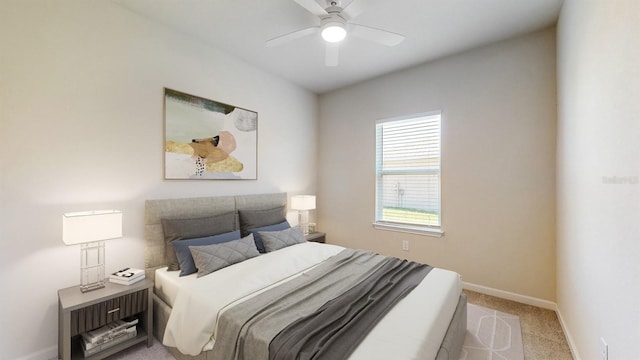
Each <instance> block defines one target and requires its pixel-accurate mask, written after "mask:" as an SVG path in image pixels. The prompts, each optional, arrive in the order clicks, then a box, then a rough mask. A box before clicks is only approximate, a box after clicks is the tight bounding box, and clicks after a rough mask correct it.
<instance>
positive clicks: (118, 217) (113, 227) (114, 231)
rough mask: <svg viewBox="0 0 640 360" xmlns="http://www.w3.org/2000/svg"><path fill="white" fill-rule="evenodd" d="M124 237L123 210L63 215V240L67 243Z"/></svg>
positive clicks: (73, 243)
mask: <svg viewBox="0 0 640 360" xmlns="http://www.w3.org/2000/svg"><path fill="white" fill-rule="evenodd" d="M119 237H122V211H120V210H99V211H83V212H74V213H66V214H64V215H63V216H62V241H64V243H65V244H67V245H75V244H82V243H88V242H93V241H101V240H108V239H115V238H119Z"/></svg>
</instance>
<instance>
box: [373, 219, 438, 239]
mask: <svg viewBox="0 0 640 360" xmlns="http://www.w3.org/2000/svg"><path fill="white" fill-rule="evenodd" d="M373 227H374V228H376V229H378V230H385V231H396V232H402V233H408V234H416V235H426V236H432V237H443V236H444V231H442V230H440V229H435V228H427V227H422V226H411V225H398V224H387V223H377V222H374V223H373Z"/></svg>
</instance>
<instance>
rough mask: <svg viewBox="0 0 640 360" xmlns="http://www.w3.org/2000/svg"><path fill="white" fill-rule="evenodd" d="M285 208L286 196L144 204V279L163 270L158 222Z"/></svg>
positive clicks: (201, 199)
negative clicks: (240, 211) (160, 269)
mask: <svg viewBox="0 0 640 360" xmlns="http://www.w3.org/2000/svg"><path fill="white" fill-rule="evenodd" d="M282 205H285V206H286V205H287V193H274V194H258V195H237V196H212V197H197V198H182V199H160V200H147V201H145V217H144V234H145V235H144V237H145V260H144V267H145V272H146V277H147V278H148V279H152V280H153V279H155V271H156V269H158V268H161V267H164V266H166V264H165V256H164V251H165V242H164V233H163V231H162V223H161V219H179V218H182V219H185V218H196V217H205V216H212V215H218V214H223V213H227V212H229V211H235V212H236V229H238V228H239V224H238V210H260V209H270V208H274V207H277V206H282Z"/></svg>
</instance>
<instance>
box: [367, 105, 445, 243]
mask: <svg viewBox="0 0 640 360" xmlns="http://www.w3.org/2000/svg"><path fill="white" fill-rule="evenodd" d="M440 119H441V113H440V112H439V111H438V112H435V113H429V114H421V115H416V116H411V117H404V118H401V119H390V120H380V121H378V122H377V123H376V219H375V224H374V225H375V226H376V227H377V228H383V229H396V230H399V231H409V232H415V231H418V232H421V233H422V232H427V233H429V234H435V235H438V236H440V235H441V234H442V233H441V231H440V225H441V213H440Z"/></svg>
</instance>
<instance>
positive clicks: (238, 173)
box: [164, 88, 258, 180]
mask: <svg viewBox="0 0 640 360" xmlns="http://www.w3.org/2000/svg"><path fill="white" fill-rule="evenodd" d="M164 148H165V160H164V177H165V179H169V180H186V179H189V180H208V179H217V180H256V179H257V157H258V113H257V112H255V111H251V110H247V109H244V108H241V107H238V106H233V105H228V104H225V103H221V102H218V101H214V100H209V99H205V98H202V97H199V96H195V95H190V94H187V93H183V92H180V91H177V90H172V89H168V88H164Z"/></svg>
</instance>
